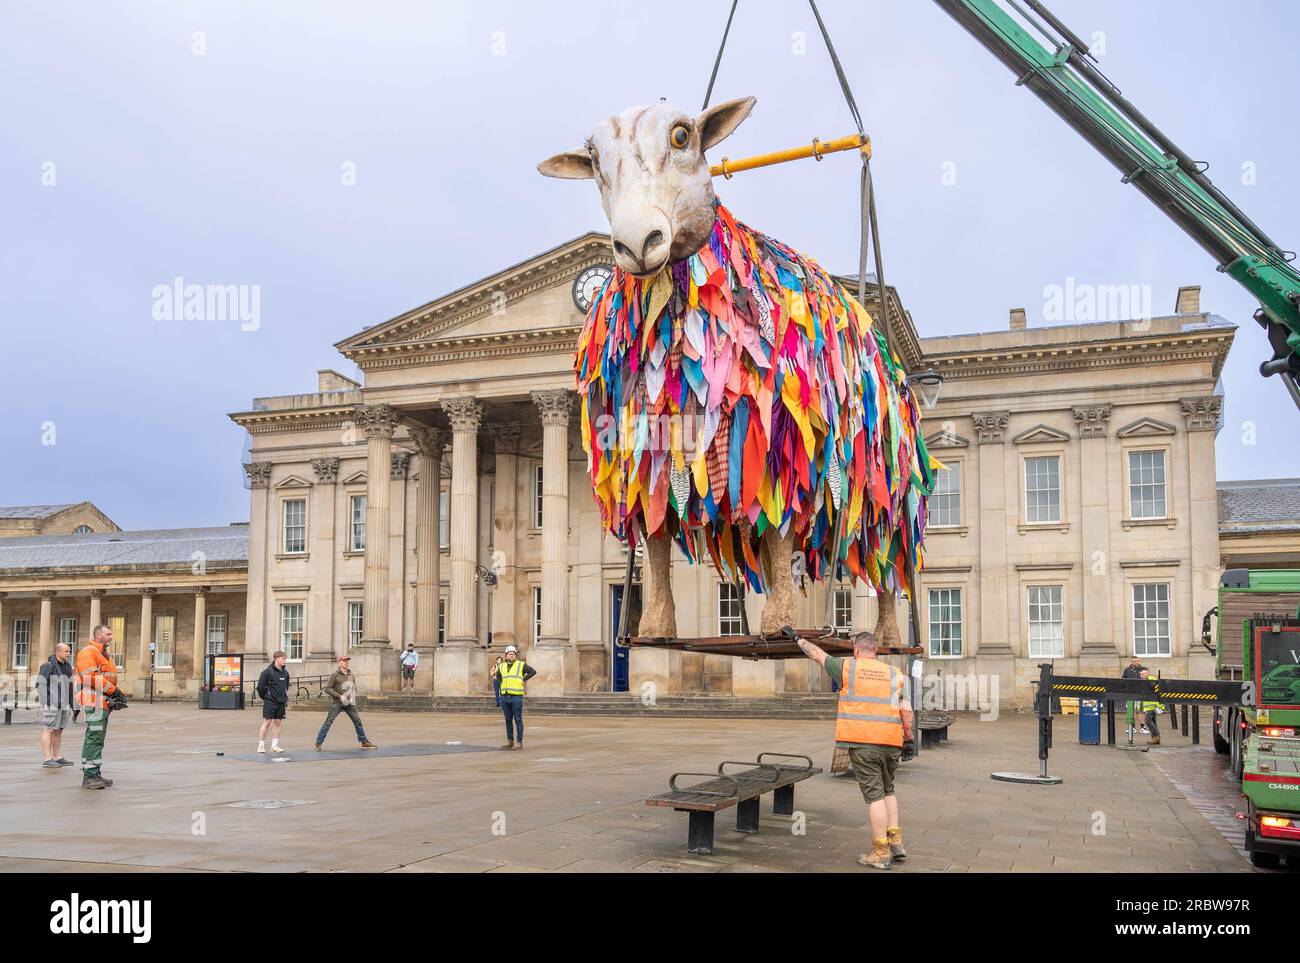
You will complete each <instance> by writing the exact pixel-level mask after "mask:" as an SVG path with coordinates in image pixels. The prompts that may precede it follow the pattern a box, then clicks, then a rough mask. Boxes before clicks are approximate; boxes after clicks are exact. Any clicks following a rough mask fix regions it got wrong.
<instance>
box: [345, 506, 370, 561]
mask: <svg viewBox="0 0 1300 963" xmlns="http://www.w3.org/2000/svg"><path fill="white" fill-rule="evenodd" d="M348 504H349V506H350V510H349V512H348V514H349V516H350V517H351V527H350V529H349V531H350V535H349V537H348V551H350V552H364V551H365V550H366V496H365V495H353V496H352V497H351V498H349V499H348Z"/></svg>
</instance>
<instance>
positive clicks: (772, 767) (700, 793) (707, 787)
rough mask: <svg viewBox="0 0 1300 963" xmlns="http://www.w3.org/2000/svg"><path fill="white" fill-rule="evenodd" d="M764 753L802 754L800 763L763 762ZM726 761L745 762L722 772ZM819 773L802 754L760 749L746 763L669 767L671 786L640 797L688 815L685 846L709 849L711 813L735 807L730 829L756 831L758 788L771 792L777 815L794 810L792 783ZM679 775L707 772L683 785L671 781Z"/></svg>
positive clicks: (774, 755) (692, 849)
mask: <svg viewBox="0 0 1300 963" xmlns="http://www.w3.org/2000/svg"><path fill="white" fill-rule="evenodd" d="M765 757H772V758H779V759H802V760H803V761H804V764H803V765H790V764H788V763H776V762H764V758H765ZM728 766H749V767H750V768H748V769H745V770H743V771H740V772H732V773H727V772H726V771H725V770H726V768H727V767H728ZM820 772H821V769H819V768H817V767H815V766H814V765H813V764H812V760H811V759H809V758H808V757H807V756H800V755H791V754H789V753H784V752H760V753H759V754H758V758H757V759H755V760H754V761H753V762H752V763H751V762H732V761H727V762H722V763H719V764H718V771H717V773H711V772H675V773H673V774H672V776H670V777H669V779H668V786H669V789H670V790H671V791H670V792H666V793H664V794H663V795H660V796H652V797H650V798H649V799H647V800H646V801H645V804H646V805H647V806H662V807H665V808H670V809H675V810H676V811H677V812H685V813H687V814H688V817H689V822H688V824H687V828H686V848H687V851H688V852H691V853H702V854H709V853H712V852H713V817H714V815H715V814H716V813H718V812H720V811H721V810H723V809H728V808H730V807H732V806H735V807H736V829H737V830H738V831H740V832H742V833H756V832H758V805H759V801H760V799H761V798H762V796H763V794H764V793H768V792H770V793H771V794H772V812H773V814H775V815H777V816H792V815H794V785H795V783H797V782H802V781H803V780H805V779H808V778H810V777H812V776H815V775H817V774H818V773H820ZM682 776H703V777H708V780H709V781H708V782H702V783H699V784H697V785H694V786H688V787H686V788H685V789H682V788H679V787H678V785H677V780H678V779H679V778H680V777H682Z"/></svg>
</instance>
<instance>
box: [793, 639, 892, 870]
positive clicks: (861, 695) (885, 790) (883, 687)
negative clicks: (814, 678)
mask: <svg viewBox="0 0 1300 963" xmlns="http://www.w3.org/2000/svg"><path fill="white" fill-rule="evenodd" d="M796 641H797V642H798V643H799V648H800V649H802V650H803V653H804V655H806V656H808V658H810V659H812V660H813V661H814V662H816V663H817V664H818V665H820V666H822V667H823V668H824V669H825V670H826V674H827V675H829V676H830V677H831V678H832V679H834V680H835V681H837V682H838V683H839V686H840V690H839V691H840V701H839V707H838V709H837V713H836V717H835V745H836V747H837V748H844V749H847V750H848V751H849V762H850V763H851V764H852V766H853V774H854V775H855V776H857V779H858V788H859V789H861V790H862V798H863V799H865V800H866V801H867V816H868V818H869V819H870V820H871V852H870V853H862V854H861V855H860V856H858V864H859V865H861V866H870V867H871V868H872V869H889V868H890V867H891V865H892V862H893V860H895V859H897V860H903V859H906V858H907V851H906V850H905V849H904V848H903V831H902V829H901V828H900V827H899V822H898V799H897V797H895V795H894V773H895V771H896V770H897V769H898V760H899V757H900V756H901V755H902V753H903V743H904V742H905V741H906V740H908V739H911V738H912V731H913V718H912V708H911V704H910V700H909V698H908V694H907V692H908V690H907V679H906V677H905V676H904V675H903V673H902V672H900V671H899V670H898V669H896V668H894V667H893V666H892V665H886V664H885V663H884V662H881V661H879V660H878V659H877V658H876V637H875V636H874V635H873V634H872V633H870V632H859V633H858V634H857V635H855V636H854V637H853V658H851V659H841V658H836V657H835V656H831V655H827V654H826V653H825V652H824V651H823V650H821V649H819V648H818V647H817V646H815V645H813V644H812V643H811V642H809V641H808V640H807V639H797V640H796Z"/></svg>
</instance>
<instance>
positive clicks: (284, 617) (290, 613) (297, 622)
mask: <svg viewBox="0 0 1300 963" xmlns="http://www.w3.org/2000/svg"><path fill="white" fill-rule="evenodd" d="M303 623H304V617H303V603H301V602H286V603H284V604H283V605H281V606H280V648H281V649H283V650H284V654H285V656H287V657H288V659H289V661H290V662H301V661H302V657H303V628H304V625H303Z"/></svg>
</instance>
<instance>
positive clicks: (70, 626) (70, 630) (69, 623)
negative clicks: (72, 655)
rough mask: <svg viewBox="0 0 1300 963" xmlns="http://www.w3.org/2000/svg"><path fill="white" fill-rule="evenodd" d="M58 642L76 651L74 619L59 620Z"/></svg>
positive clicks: (75, 623) (75, 624)
mask: <svg viewBox="0 0 1300 963" xmlns="http://www.w3.org/2000/svg"><path fill="white" fill-rule="evenodd" d="M59 641H60V642H62V643H63V644H64V645H66V646H67V647H68V648H70V649H71V650H72V651H73V652H76V651H77V620H76V619H75V618H63V619H59Z"/></svg>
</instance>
